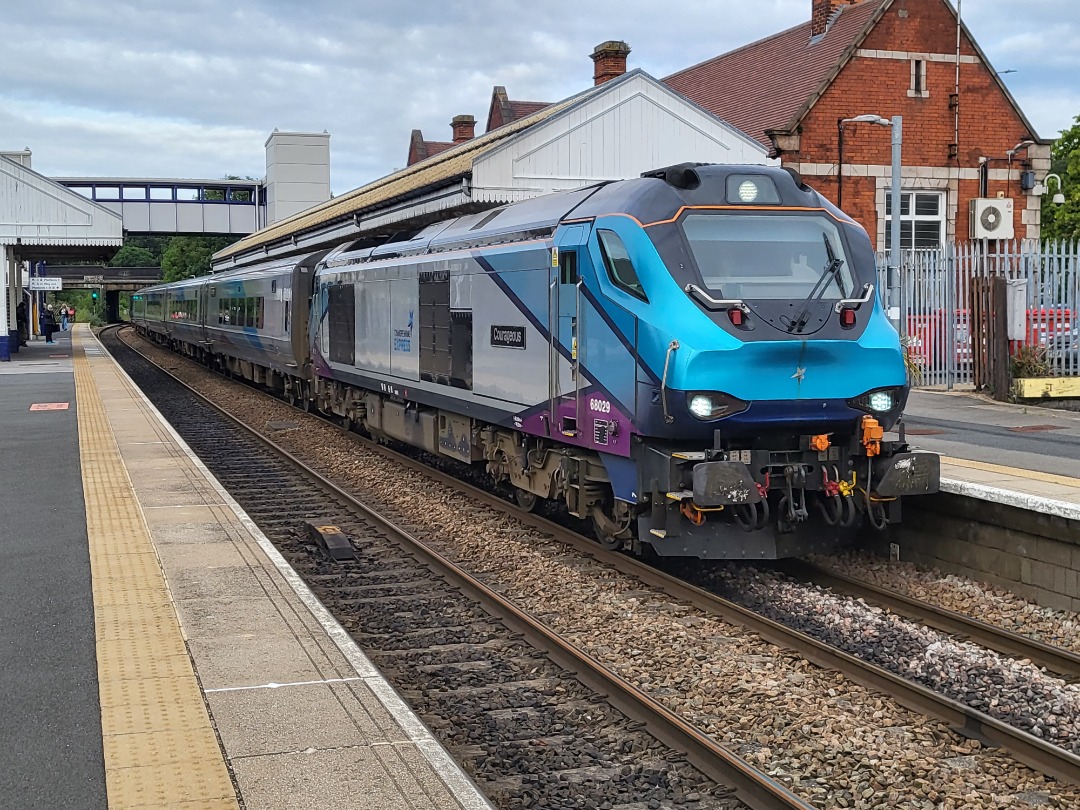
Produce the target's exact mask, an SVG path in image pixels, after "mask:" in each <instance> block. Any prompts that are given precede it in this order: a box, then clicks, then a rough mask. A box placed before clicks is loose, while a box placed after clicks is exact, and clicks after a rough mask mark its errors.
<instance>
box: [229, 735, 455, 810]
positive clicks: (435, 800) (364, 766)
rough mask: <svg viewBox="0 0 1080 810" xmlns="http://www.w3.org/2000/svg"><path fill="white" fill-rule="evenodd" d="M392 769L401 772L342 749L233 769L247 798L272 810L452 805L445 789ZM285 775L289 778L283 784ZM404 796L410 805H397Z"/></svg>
mask: <svg viewBox="0 0 1080 810" xmlns="http://www.w3.org/2000/svg"><path fill="white" fill-rule="evenodd" d="M384 747H385V746H384ZM380 753H381V752H380ZM390 753H395V752H390ZM393 764H399V765H401V767H400V769H398V770H396V771H391V770H390V769H389V768H388V767H387V763H384V762H383V761H381V760H380V759H379V757H378V756H377V755H376V754H375V752H374V749H369V748H341V749H333V750H328V751H320V750H314V751H310V752H308V751H299V752H293V753H288V754H274V755H268V756H261V757H249V758H244V759H238V760H236V762H234V763H233V770H234V772H235V774H236V780H237V782H238V783H239V785H240V791H241V793H242V794H243V795H244V797H245V799H247V800H250V801H254V802H258V803H259V806H260V807H264V808H267V809H268V810H270V808H272V810H309V808H312V807H319V808H322V810H331V809H332V808H349V809H350V810H386V808H388V807H395V808H396V807H402V808H405V807H407V808H410V810H435V809H436V808H439V807H446V806H447V802H448V801H452V799H451V797H450V796H449V795H448V793H447V791H446V789H445V786H442V785H441V784H436V785H433V786H431V788H428V786H427V785H424V784H422V783H421V782H420V781H418V780H417V779H416V778H415V777H414V776H412V774H411V773H410V771H409V769H408V767H407V766H406V764H405V763H404V762H399V763H393ZM281 773H288V774H289V778H288V779H286V780H282V779H281V778H280V776H279V775H280V774H281ZM440 788H441V789H440ZM402 796H407V797H408V800H407V803H403V804H397V803H395V802H401V801H402V799H401V797H402Z"/></svg>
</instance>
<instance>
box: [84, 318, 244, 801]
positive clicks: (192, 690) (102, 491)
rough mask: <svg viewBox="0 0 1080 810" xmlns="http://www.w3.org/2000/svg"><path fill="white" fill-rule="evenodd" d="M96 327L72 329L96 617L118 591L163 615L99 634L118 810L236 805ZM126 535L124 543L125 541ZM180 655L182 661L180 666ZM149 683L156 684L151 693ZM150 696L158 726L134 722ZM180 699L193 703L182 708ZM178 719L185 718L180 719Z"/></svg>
mask: <svg viewBox="0 0 1080 810" xmlns="http://www.w3.org/2000/svg"><path fill="white" fill-rule="evenodd" d="M88 328H89V327H88V326H86V325H83V324H79V325H78V326H77V328H76V329H74V330H73V333H72V362H73V366H74V372H75V403H76V414H77V419H78V429H79V453H80V458H81V459H82V483H83V497H84V499H85V501H86V513H87V536H88V538H89V545H90V573H91V585H92V590H93V596H94V616H95V620H96V624H97V626H98V627H99V628H102V627H104V626H105V625H106V624H108V623H109V622H110V621H112V622H115V619H116V611H117V608H116V606H115V604H114V603H115V602H116V601H117V599H116V595H117V593H120V594H122V595H123V596H124V599H123V600H120V601H122V602H124V603H127V602H128V601H129V600H132V599H133V600H134V605H133V607H132V608H131V609H130V610H133V611H136V612H137V611H139V602H142V601H145V602H147V603H153V604H154V605H157V606H158V607H157V608H156V609H154V608H151V609H149V610H147V612H146V615H148V616H152V615H155V613H156V614H157V615H159V616H161V617H162V619H163V620H162V621H159V622H154V623H153V624H152V625H151V624H150V623H147V624H146V625H143V626H142V627H141V629H142V631H143V632H142V633H139V632H137V631H138V630H139V629H140V626H139V625H138V624H135V625H133V626H131V627H130V628H129V629H130V630H131V631H132V632H124V633H119V634H117V633H114V634H108V635H106V636H105V637H102V636H101V635H100V634H99V637H98V638H97V660H98V694H99V697H100V699H101V707H102V708H101V713H102V729H103V730H104V731H103V738H104V739H103V743H104V753H105V783H106V793H107V796H108V803H109V807H110V808H114V810H115V809H116V808H125V807H135V806H138V807H162V808H164V807H171V806H173V805H175V804H176V803H177V802H188V803H191V806H205V807H211V806H212V807H215V808H217V807H221V808H237V807H238V806H239V805H238V802H237V797H236V792H235V789H234V788H233V784H232V779H231V777H230V775H229V771H228V768H227V767H226V764H225V758H224V754H223V752H222V750H221V747H220V745H219V743H218V739H217V735H216V734H215V733H214V729H213V726H212V725H211V723H210V717H209V715H208V714H207V711H206V706H205V703H204V702H203V694H202V691H201V690H200V689H199V685H198V681H197V680H196V677H195V673H194V671H193V670H192V666H191V661H190V657H189V656H188V654H187V648H186V646H185V644H184V640H183V636H182V634H181V631H180V624H179V621H178V619H177V617H176V611H175V609H174V608H173V606H172V602H171V600H170V599H169V596H168V589H167V586H166V584H165V577H164V575H163V573H162V571H161V567H160V564H159V563H158V560H157V555H156V552H155V551H154V547H153V543H152V542H151V539H150V531H149V529H148V528H147V525H146V520H145V517H144V515H143V513H142V509H141V508H140V507H139V502H138V498H137V496H136V494H135V491H134V488H133V487H132V485H131V480H130V477H129V475H128V472H127V468H126V467H125V465H124V462H123V459H122V457H121V455H120V449H119V446H118V445H117V442H116V437H115V435H114V433H113V430H112V428H111V426H110V424H109V419H108V414H107V413H106V411H105V406H104V403H103V401H102V398H101V395H100V394H99V392H98V388H97V385H98V382H99V381H98V380H96V379H95V373H94V370H93V369H92V368H91V364H92V362H93V363H94V364H97V370H98V374H97V376H98V377H99V378H101V379H107V378H108V376H109V374H110V372H111V373H112V374H114V375H115V379H116V382H117V383H121V382H122V378H121V377H120V376H119V375H118V374H117V373H116V371H115V368H114V367H113V366H112V361H111V360H108V359H106V358H102V359H101V360H97V359H95V360H93V361H91V360H90V358H88V357H87V355H86V352H85V350H84V349H83V341H84V340H87V339H89V340H92V339H93V338H86V337H84V335H85V334H86V333H85V331H84V330H86V329H88ZM120 538H122V539H123V542H122V543H118V539H120ZM148 552H153V553H154V557H153V564H148V563H149V562H150V561H149V560H148V559H147V558H146V557H141V558H139V559H136V558H134V555H146V554H147V553H148ZM106 553H107V554H110V555H117V554H120V555H123V554H124V553H130V554H131V555H132V556H133V559H132V560H131V564H130V565H127V564H125V562H127V561H125V560H122V559H121V560H117V559H115V558H113V559H108V558H105V557H103V556H102V555H103V554H106ZM163 602H167V604H168V607H167V608H165V605H164V604H163ZM166 617H167V618H166ZM117 635H120V636H122V637H120V638H118V637H117ZM110 636H111V637H110ZM181 661H182V662H183V665H182V666H177V664H180V663H181ZM148 682H153V683H154V684H155V686H154V688H152V689H150V691H149V693H148V692H147V685H148ZM148 694H151V695H156V697H155V700H157V701H161V702H162V706H161V709H162V710H161V711H149V710H150V709H152V708H153V707H149V706H148V707H146V710H147V711H144V712H143V713H142V716H143V717H144V719H147V718H148V719H149V721H150V725H149V727H145V726H146V724H145V723H143V724H140V725H138V726H137V727H134V726H133V725H132V722H131V719H130V718H129V717H127V716H126V715H130V713H131V712H132V710H133V709H136V708H137V707H139V706H140V705H142V704H143V703H144V701H145V700H146V698H147V695H148ZM181 703H183V704H184V706H185V707H186V709H185V711H183V712H181V713H179V714H178V712H177V709H179V708H181V707H180V705H179V704H181ZM169 706H171V707H172V708H171V709H170V708H169ZM113 715H117V717H115V718H114V717H113ZM178 717H181V719H182V722H179V721H177V720H176V718H178ZM170 718H171V720H170Z"/></svg>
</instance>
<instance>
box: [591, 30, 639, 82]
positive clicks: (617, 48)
mask: <svg viewBox="0 0 1080 810" xmlns="http://www.w3.org/2000/svg"><path fill="white" fill-rule="evenodd" d="M629 54H630V46H629V45H627V44H626V43H625V42H621V41H620V40H617V39H609V40H608V41H607V42H602V43H600V44H599V45H597V46H596V47H595V48H594V49H593V52H592V60H593V85H600V84H603V83H604V82H609V81H611V80H612V79H617V78H618V77H619V76H622V75H623V74H624V73H626V57H627V56H628V55H629Z"/></svg>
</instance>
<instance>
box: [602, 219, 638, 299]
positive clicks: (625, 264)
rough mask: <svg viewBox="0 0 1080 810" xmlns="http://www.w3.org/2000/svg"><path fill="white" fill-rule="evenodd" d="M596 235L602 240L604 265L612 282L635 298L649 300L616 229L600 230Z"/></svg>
mask: <svg viewBox="0 0 1080 810" xmlns="http://www.w3.org/2000/svg"><path fill="white" fill-rule="evenodd" d="M596 237H597V239H598V240H599V241H600V253H601V255H603V257H604V267H605V268H607V274H608V278H610V279H611V283H612V284H614V285H615V286H616V287H618V288H619V289H620V290H624V291H626V292H628V293H630V295H632V296H634V297H635V298H640V299H641V300H642V301H648V300H649V299H648V297H647V296H646V295H645V288H644V287H642V286H641V280H640V279H638V275H637V271H636V270H634V263H633V262H632V261H630V253H629V252H628V251H627V249H626V245H625V244H623V240H622V239H620V238H619V235H618V234H617V233H615V231H608V230H598V231H597V232H596Z"/></svg>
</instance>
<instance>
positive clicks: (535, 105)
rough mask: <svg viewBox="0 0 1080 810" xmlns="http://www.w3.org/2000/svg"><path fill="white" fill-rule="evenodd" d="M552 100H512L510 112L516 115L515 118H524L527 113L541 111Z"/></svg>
mask: <svg viewBox="0 0 1080 810" xmlns="http://www.w3.org/2000/svg"><path fill="white" fill-rule="evenodd" d="M550 103H551V102H548V101H511V102H510V114H511V115H513V116H514V120H515V121H517V120H518V119H519V118H524V117H525V116H526V115H532V114H533V113H534V112H539V111H540V110H542V109H544V107H546V106H548V104H550Z"/></svg>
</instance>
